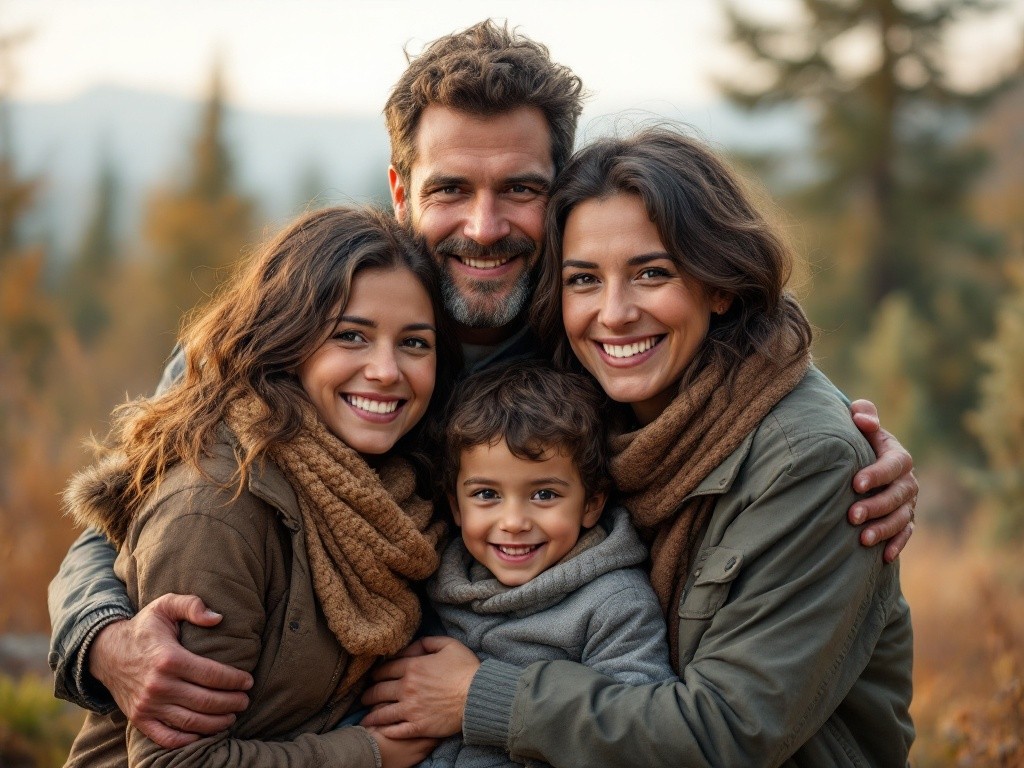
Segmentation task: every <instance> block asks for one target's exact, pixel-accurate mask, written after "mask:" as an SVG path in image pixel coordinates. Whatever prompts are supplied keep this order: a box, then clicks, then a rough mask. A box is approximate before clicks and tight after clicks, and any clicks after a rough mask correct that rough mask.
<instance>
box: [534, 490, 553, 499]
mask: <svg viewBox="0 0 1024 768" xmlns="http://www.w3.org/2000/svg"><path fill="white" fill-rule="evenodd" d="M533 498H534V500H536V501H553V500H554V499H557V498H558V494H557V493H555V492H554V491H552V490H551V489H550V488H542V489H541V490H539V491H535V492H534V494H533Z"/></svg>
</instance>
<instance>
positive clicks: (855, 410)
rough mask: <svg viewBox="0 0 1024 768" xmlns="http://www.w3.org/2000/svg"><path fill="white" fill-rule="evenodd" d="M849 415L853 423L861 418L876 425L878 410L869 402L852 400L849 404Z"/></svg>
mask: <svg viewBox="0 0 1024 768" xmlns="http://www.w3.org/2000/svg"><path fill="white" fill-rule="evenodd" d="M850 413H851V414H852V415H853V419H854V421H856V420H857V418H858V417H861V418H864V419H865V420H873V421H874V422H875V424H878V408H876V407H875V404H874V403H872V402H871V401H870V400H863V399H861V400H854V401H853V402H852V403H850Z"/></svg>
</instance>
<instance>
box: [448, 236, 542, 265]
mask: <svg viewBox="0 0 1024 768" xmlns="http://www.w3.org/2000/svg"><path fill="white" fill-rule="evenodd" d="M536 250H537V244H536V243H534V242H533V240H531V239H530V238H528V237H526V236H525V235H509V236H508V237H503V238H501V240H498V241H496V242H494V243H491V244H490V245H480V243H477V242H475V241H473V240H469V239H467V238H464V237H457V236H454V235H450V236H448V237H446V238H445V239H444V240H441V241H440V242H438V243H437V244H436V245H435V246H434V253H435V254H439V255H441V256H452V257H455V258H457V259H460V260H461V259H512V258H515V257H517V256H523V257H528V256H531V255H532V254H533V253H534V252H535V251H536Z"/></svg>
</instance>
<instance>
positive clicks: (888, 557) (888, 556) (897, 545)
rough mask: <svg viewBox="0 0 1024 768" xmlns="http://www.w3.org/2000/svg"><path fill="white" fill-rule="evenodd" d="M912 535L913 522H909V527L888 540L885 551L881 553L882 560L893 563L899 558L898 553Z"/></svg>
mask: <svg viewBox="0 0 1024 768" xmlns="http://www.w3.org/2000/svg"><path fill="white" fill-rule="evenodd" d="M913 535H914V522H913V521H911V523H910V525H908V526H907V527H906V528H904V529H903V530H902V531H900V532H899V533H897V534H896V535H895V536H893V537H892V538H891V539H889V543H888V544H886V545H885V551H884V552H883V553H882V559H883V560H884V561H885V562H887V563H891V562H893V561H894V560H895V559H896V558H897V557H899V556H900V552H902V551H903V548H904V547H906V546H907V543H908V542H909V541H910V537H911V536H913Z"/></svg>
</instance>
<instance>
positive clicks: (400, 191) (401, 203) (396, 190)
mask: <svg viewBox="0 0 1024 768" xmlns="http://www.w3.org/2000/svg"><path fill="white" fill-rule="evenodd" d="M388 188H389V189H390V190H391V208H392V209H393V210H394V212H395V218H396V219H398V221H399V222H400V223H402V224H405V223H406V221H407V218H406V217H408V215H409V201H408V197H407V195H406V188H405V182H404V181H403V180H402V177H401V176H399V175H398V171H396V170H395V166H393V165H390V166H388Z"/></svg>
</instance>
